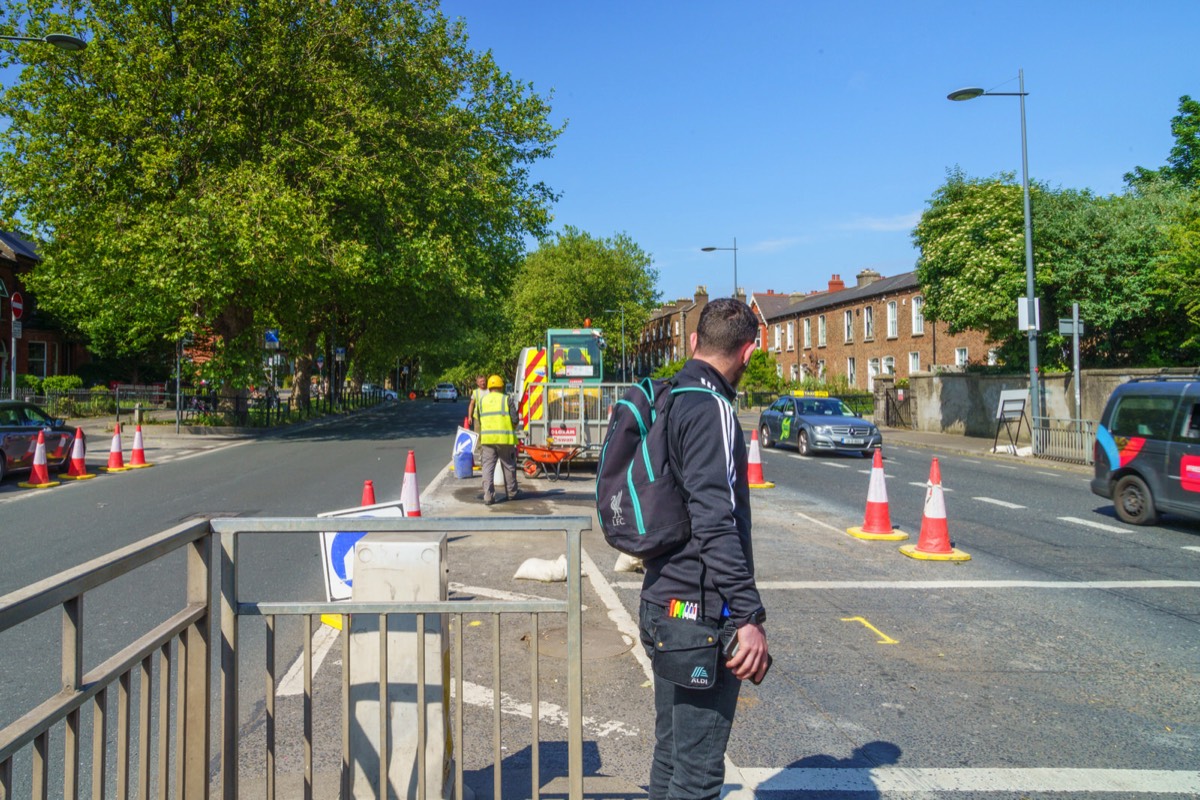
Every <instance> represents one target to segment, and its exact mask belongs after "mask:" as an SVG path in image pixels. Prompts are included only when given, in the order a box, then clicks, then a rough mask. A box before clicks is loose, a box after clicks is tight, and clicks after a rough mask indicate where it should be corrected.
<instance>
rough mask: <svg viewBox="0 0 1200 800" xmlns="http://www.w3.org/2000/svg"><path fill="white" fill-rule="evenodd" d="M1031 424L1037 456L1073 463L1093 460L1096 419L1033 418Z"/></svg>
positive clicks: (1034, 449)
mask: <svg viewBox="0 0 1200 800" xmlns="http://www.w3.org/2000/svg"><path fill="white" fill-rule="evenodd" d="M1033 423H1034V424H1033V438H1034V447H1033V452H1034V455H1036V456H1037V457H1038V458H1048V459H1051V460H1054V461H1069V462H1071V463H1075V464H1088V465H1090V464H1092V463H1093V450H1094V446H1095V443H1096V427H1097V425H1098V424H1099V423H1098V422H1096V421H1095V420H1090V419H1056V418H1053V417H1035V418H1034V421H1033Z"/></svg>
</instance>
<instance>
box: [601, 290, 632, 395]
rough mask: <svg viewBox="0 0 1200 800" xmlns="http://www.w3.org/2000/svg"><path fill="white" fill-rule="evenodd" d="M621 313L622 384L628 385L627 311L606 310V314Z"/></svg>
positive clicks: (620, 309)
mask: <svg viewBox="0 0 1200 800" xmlns="http://www.w3.org/2000/svg"><path fill="white" fill-rule="evenodd" d="M618 311H620V312H621V383H627V380H626V378H625V309H623V308H606V309H604V313H605V314H616V313H617V312H618Z"/></svg>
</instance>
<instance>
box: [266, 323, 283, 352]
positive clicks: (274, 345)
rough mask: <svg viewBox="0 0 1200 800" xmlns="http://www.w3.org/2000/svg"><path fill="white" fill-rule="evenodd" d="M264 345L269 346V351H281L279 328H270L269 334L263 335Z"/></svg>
mask: <svg viewBox="0 0 1200 800" xmlns="http://www.w3.org/2000/svg"><path fill="white" fill-rule="evenodd" d="M263 343H264V344H265V345H266V346H267V349H268V350H278V349H279V329H278V328H268V329H267V332H266V333H264V334H263Z"/></svg>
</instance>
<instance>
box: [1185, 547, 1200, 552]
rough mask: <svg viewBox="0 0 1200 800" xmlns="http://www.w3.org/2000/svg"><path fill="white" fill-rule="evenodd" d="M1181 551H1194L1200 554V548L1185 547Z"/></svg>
mask: <svg viewBox="0 0 1200 800" xmlns="http://www.w3.org/2000/svg"><path fill="white" fill-rule="evenodd" d="M1183 549H1184V550H1195V551H1196V552H1197V553H1200V547H1190V546H1185V547H1184V548H1183Z"/></svg>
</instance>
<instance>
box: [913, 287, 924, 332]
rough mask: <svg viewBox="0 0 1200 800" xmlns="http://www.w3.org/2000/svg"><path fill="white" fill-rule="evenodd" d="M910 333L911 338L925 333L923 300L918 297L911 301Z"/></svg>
mask: <svg viewBox="0 0 1200 800" xmlns="http://www.w3.org/2000/svg"><path fill="white" fill-rule="evenodd" d="M912 332H913V336H920V335H921V334H923V333H925V298H924V297H921V296H920V295H917V296H916V297H914V298H913V301H912Z"/></svg>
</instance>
